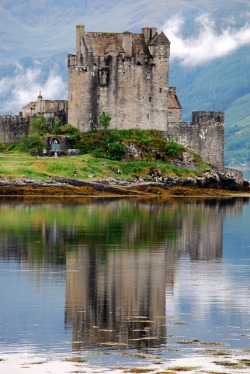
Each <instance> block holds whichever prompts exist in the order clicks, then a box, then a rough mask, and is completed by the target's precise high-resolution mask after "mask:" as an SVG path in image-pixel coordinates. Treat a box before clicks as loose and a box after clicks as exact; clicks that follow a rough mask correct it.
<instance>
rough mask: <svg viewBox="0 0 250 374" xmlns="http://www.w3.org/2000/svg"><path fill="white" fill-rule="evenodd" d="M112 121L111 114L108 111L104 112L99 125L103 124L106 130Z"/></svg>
mask: <svg viewBox="0 0 250 374" xmlns="http://www.w3.org/2000/svg"><path fill="white" fill-rule="evenodd" d="M110 121H111V115H110V114H109V113H106V112H102V114H101V115H100V117H99V119H98V125H101V126H102V127H103V128H104V129H105V130H106V129H107V128H108V127H109V124H110Z"/></svg>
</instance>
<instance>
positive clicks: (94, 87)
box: [68, 25, 170, 131]
mask: <svg viewBox="0 0 250 374" xmlns="http://www.w3.org/2000/svg"><path fill="white" fill-rule="evenodd" d="M169 51H170V43H169V41H168V39H167V37H166V36H165V35H164V34H163V33H160V34H158V33H157V30H156V28H144V29H143V30H142V33H141V34H135V33H131V32H129V31H126V32H124V33H97V32H86V31H85V29H84V26H83V25H78V26H77V27H76V55H69V56H68V82H69V90H68V102H69V104H68V105H69V118H68V121H69V123H71V124H72V125H74V126H76V127H77V128H79V130H81V131H89V130H93V129H97V128H100V127H98V118H99V116H100V114H101V113H102V112H103V111H105V112H108V113H109V114H110V115H111V117H112V120H111V124H110V128H119V129H129V128H139V129H158V130H163V131H165V130H166V127H167V121H168V70H169Z"/></svg>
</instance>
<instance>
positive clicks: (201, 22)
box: [162, 14, 250, 66]
mask: <svg viewBox="0 0 250 374" xmlns="http://www.w3.org/2000/svg"><path fill="white" fill-rule="evenodd" d="M195 23H196V26H198V32H196V33H195V34H193V35H190V36H188V37H185V35H184V31H183V28H184V19H183V18H182V17H181V16H178V15H176V16H174V17H173V18H171V19H170V20H169V21H167V22H166V23H165V25H164V26H163V28H162V29H163V31H164V33H165V34H166V35H167V37H168V38H169V40H170V42H171V57H172V58H175V59H178V60H179V61H180V62H181V64H182V65H186V66H198V65H201V64H204V63H206V62H209V61H212V60H215V59H217V58H221V57H225V56H226V55H228V54H230V53H232V52H234V51H235V50H237V49H238V48H240V47H242V46H245V45H250V25H249V24H245V25H244V26H242V27H241V28H237V29H236V28H234V27H230V26H228V27H226V28H223V29H220V28H219V27H218V26H217V25H216V24H215V23H214V21H213V19H212V17H211V18H210V16H209V15H208V14H203V15H201V16H199V17H197V18H196V19H195ZM229 23H230V20H229Z"/></svg>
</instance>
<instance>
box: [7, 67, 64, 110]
mask: <svg viewBox="0 0 250 374" xmlns="http://www.w3.org/2000/svg"><path fill="white" fill-rule="evenodd" d="M39 91H41V92H42V96H43V98H44V99H46V100H47V99H48V100H56V99H62V100H63V99H67V85H66V83H65V82H64V81H63V78H62V77H61V76H60V75H58V73H57V72H56V71H55V70H54V69H51V70H50V71H49V72H48V73H47V74H46V77H45V78H44V72H43V70H42V69H41V67H29V68H26V67H24V66H22V65H21V64H19V63H16V65H15V71H14V74H12V75H11V76H6V77H4V78H2V79H0V96H1V97H2V100H1V101H2V102H1V104H0V105H1V106H0V114H18V113H19V112H20V111H22V107H23V106H24V105H26V104H28V103H29V102H30V101H36V100H37V96H38V93H39Z"/></svg>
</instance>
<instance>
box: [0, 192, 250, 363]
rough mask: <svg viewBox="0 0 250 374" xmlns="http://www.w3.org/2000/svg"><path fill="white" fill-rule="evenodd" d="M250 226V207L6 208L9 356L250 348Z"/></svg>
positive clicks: (2, 212)
mask: <svg viewBox="0 0 250 374" xmlns="http://www.w3.org/2000/svg"><path fill="white" fill-rule="evenodd" d="M249 222H250V204H249V199H248V198H244V199H243V198H231V199H221V200H216V199H206V200H204V199H203V200H202V199H201V200H192V199H181V198H180V199H173V200H168V201H165V202H162V201H160V200H158V201H155V202H152V201H151V202H150V201H141V202H140V201H138V200H136V201H135V200H91V199H89V200H85V199H82V200H81V199H78V200H70V201H67V200H64V202H63V203H61V202H59V201H58V200H52V201H51V202H48V203H45V202H32V201H26V202H23V203H20V202H17V201H15V200H9V201H6V200H5V201H4V200H1V201H0V300H1V308H0V351H1V352H14V351H16V350H18V349H20V348H25V349H29V348H30V349H33V350H34V349H35V350H36V351H37V352H45V353H47V352H48V353H49V352H54V353H60V352H61V353H62V352H63V353H70V352H78V354H81V353H82V354H86V353H88V355H89V356H90V357H93V359H94V357H95V358H96V357H98V362H100V364H102V363H103V361H105V360H107V358H106V357H107V356H106V355H100V353H101V352H103V351H105V352H107V351H109V353H110V355H109V356H108V360H109V365H110V364H111V362H113V363H114V365H116V364H117V362H119V364H121V360H123V361H124V362H123V364H126V363H128V362H129V361H130V362H131V360H133V359H132V357H129V356H128V357H126V356H124V357H123V358H121V356H120V355H119V356H118V355H117V352H118V351H121V350H122V351H125V352H150V353H155V354H160V355H162V359H164V358H166V359H167V358H170V357H181V356H184V355H186V354H189V353H190V352H193V350H194V348H204V347H208V348H210V349H212V348H214V347H216V346H223V347H226V348H227V349H242V350H244V349H247V348H249V346H250V325H249V321H250V319H249V315H250V307H249V300H250V298H249V296H250V295H249V294H250V288H249V284H250V256H249V254H250V239H249ZM95 355H96V356H95Z"/></svg>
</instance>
